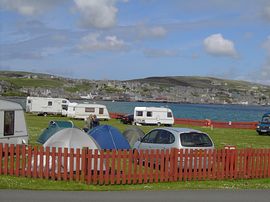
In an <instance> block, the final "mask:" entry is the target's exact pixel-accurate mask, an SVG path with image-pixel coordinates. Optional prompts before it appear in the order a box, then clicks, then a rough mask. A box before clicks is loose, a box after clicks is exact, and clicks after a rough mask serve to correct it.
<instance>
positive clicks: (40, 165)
mask: <svg viewBox="0 0 270 202" xmlns="http://www.w3.org/2000/svg"><path fill="white" fill-rule="evenodd" d="M38 157H39V162H38V177H39V178H41V179H42V178H43V165H44V164H43V160H44V148H43V147H39V153H38Z"/></svg>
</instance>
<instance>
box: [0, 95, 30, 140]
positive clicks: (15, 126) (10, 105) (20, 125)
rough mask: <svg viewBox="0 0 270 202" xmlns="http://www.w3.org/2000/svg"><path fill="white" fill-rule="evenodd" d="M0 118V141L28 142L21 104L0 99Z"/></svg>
mask: <svg viewBox="0 0 270 202" xmlns="http://www.w3.org/2000/svg"><path fill="white" fill-rule="evenodd" d="M0 120H1V121H0V143H8V144H28V132H27V128H26V123H25V118H24V112H23V108H22V106H21V105H19V104H17V103H14V102H10V101H6V100H0Z"/></svg>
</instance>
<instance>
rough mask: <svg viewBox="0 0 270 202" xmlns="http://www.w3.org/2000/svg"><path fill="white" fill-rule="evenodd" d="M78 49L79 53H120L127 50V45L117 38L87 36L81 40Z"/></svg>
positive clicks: (95, 35)
mask: <svg viewBox="0 0 270 202" xmlns="http://www.w3.org/2000/svg"><path fill="white" fill-rule="evenodd" d="M78 49H79V50H81V51H121V50H125V49H127V44H126V43H125V42H124V41H123V40H121V39H118V38H117V36H106V37H104V38H103V39H102V38H101V37H100V34H97V33H95V34H88V35H86V36H84V37H83V38H82V39H81V42H80V44H79V45H78Z"/></svg>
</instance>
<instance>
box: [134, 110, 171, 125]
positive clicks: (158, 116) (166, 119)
mask: <svg viewBox="0 0 270 202" xmlns="http://www.w3.org/2000/svg"><path fill="white" fill-rule="evenodd" d="M134 124H136V125H138V124H142V125H158V126H160V125H167V126H172V125H173V124H174V117H173V113H172V110H171V109H169V108H166V107H135V108H134Z"/></svg>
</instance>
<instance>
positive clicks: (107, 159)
mask: <svg viewBox="0 0 270 202" xmlns="http://www.w3.org/2000/svg"><path fill="white" fill-rule="evenodd" d="M105 169H106V170H105V184H106V185H107V184H109V182H110V151H106V154H105Z"/></svg>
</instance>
